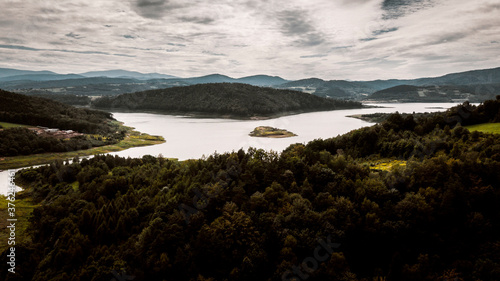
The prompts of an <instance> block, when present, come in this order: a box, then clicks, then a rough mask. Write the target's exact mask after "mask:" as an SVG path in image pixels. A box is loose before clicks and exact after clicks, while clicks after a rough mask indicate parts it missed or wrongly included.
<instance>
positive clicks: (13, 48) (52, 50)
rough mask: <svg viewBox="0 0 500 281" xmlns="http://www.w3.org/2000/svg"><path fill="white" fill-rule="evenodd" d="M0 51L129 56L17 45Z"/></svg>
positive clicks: (5, 47) (7, 46) (2, 46)
mask: <svg viewBox="0 0 500 281" xmlns="http://www.w3.org/2000/svg"><path fill="white" fill-rule="evenodd" d="M0 49H12V50H24V51H36V52H40V51H50V52H62V53H74V54H88V55H113V56H130V55H125V54H110V53H107V52H101V51H75V50H66V49H38V48H31V47H26V46H18V45H0Z"/></svg>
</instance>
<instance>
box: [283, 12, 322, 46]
mask: <svg viewBox="0 0 500 281" xmlns="http://www.w3.org/2000/svg"><path fill="white" fill-rule="evenodd" d="M278 19H279V21H280V24H281V32H282V34H283V35H285V36H288V37H293V38H297V39H296V40H295V41H294V43H295V44H297V45H299V46H316V45H319V44H321V43H323V42H325V39H324V35H323V34H321V32H319V31H317V30H316V28H315V27H314V26H313V24H312V22H311V21H310V20H309V16H308V13H307V11H303V10H286V11H283V12H281V13H279V15H278Z"/></svg>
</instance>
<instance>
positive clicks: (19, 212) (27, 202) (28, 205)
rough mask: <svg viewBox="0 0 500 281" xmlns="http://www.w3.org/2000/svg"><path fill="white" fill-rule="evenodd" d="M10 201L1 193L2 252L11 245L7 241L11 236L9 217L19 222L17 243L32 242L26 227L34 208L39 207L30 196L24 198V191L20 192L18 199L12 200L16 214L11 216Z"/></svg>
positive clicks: (0, 250) (0, 229) (0, 227)
mask: <svg viewBox="0 0 500 281" xmlns="http://www.w3.org/2000/svg"><path fill="white" fill-rule="evenodd" d="M9 202H10V201H8V200H7V199H6V197H5V196H3V195H0V241H1V243H0V253H1V252H3V251H4V250H5V249H7V248H8V247H10V246H11V245H9V244H8V243H7V241H8V238H9V236H10V229H8V228H7V226H8V225H9V224H10V222H7V219H9V218H12V219H17V222H15V224H16V228H15V233H16V236H15V237H16V240H15V241H16V245H19V244H24V243H29V242H30V238H29V236H28V235H27V234H26V228H27V226H28V223H29V221H28V220H29V217H30V215H31V213H32V212H33V209H34V208H35V207H37V205H35V204H34V203H33V202H32V200H31V199H30V198H23V196H22V193H18V194H17V196H16V200H15V201H14V202H11V203H13V204H14V208H15V213H14V214H15V216H14V217H10V216H9V212H8V208H10V207H12V205H11V206H8V203H9Z"/></svg>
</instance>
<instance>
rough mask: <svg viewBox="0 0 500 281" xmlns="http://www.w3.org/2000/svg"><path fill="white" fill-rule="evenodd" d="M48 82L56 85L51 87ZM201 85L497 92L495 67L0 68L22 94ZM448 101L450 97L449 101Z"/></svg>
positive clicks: (341, 92)
mask: <svg viewBox="0 0 500 281" xmlns="http://www.w3.org/2000/svg"><path fill="white" fill-rule="evenodd" d="M51 75H52V76H51ZM68 78H71V79H68ZM95 79H96V80H95ZM107 79H110V80H107ZM113 79H123V80H113ZM47 80H50V81H47ZM54 81H61V82H60V83H56V82H54ZM44 82H47V83H44ZM207 83H244V84H249V85H254V86H269V87H273V88H277V89H288V90H298V91H302V92H305V93H309V94H313V95H316V96H321V97H332V98H337V99H346V100H364V99H367V98H368V99H370V96H371V95H372V94H373V93H375V92H378V91H381V90H385V89H390V88H393V87H396V86H401V85H410V86H422V87H426V86H455V87H459V88H460V89H459V90H460V91H461V92H463V93H464V94H465V93H466V92H469V93H471V94H472V95H473V96H472V98H476V100H481V99H482V98H483V97H482V96H485V97H486V98H492V97H494V96H495V94H497V93H498V90H497V89H498V86H497V85H498V84H500V68H493V69H483V70H473V71H466V72H461V73H452V74H447V75H444V76H440V77H431V78H419V79H406V80H398V79H390V80H374V81H346V80H330V81H326V80H322V79H318V78H309V79H301V80H296V81H287V80H285V79H283V78H281V77H278V76H269V75H254V76H248V77H242V78H232V77H229V76H226V75H222V74H211V75H205V76H201V77H190V78H177V77H173V76H171V75H164V74H158V73H146V74H144V73H140V72H134V71H126V70H109V71H93V72H86V73H82V74H67V75H61V74H57V73H54V72H50V71H25V70H15V69H6V68H0V88H3V89H7V90H13V91H14V90H15V91H16V92H20V93H27V94H51V93H63V94H73V95H92V96H100V95H118V94H123V93H131V92H137V91H146V90H154V89H162V88H169V87H177V86H188V85H196V84H207ZM96 85H99V86H96ZM493 92H496V93H493ZM443 97H444V96H443ZM376 98H377V96H376ZM454 98H455V97H451V99H454ZM396 99H397V97H396ZM444 99H446V97H444ZM405 100H406V99H405ZM432 100H441V99H419V101H429V102H431V101H432ZM401 101H402V100H401Z"/></svg>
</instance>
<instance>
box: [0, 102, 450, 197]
mask: <svg viewBox="0 0 500 281" xmlns="http://www.w3.org/2000/svg"><path fill="white" fill-rule="evenodd" d="M455 105H456V104H455V103H400V104H394V103H391V104H376V106H381V107H383V108H362V109H348V110H335V111H323V112H313V113H303V114H297V115H291V116H284V117H280V118H275V119H268V120H231V119H219V118H191V117H185V116H172V115H163V114H153V113H113V116H114V117H115V118H116V119H117V120H119V121H122V122H124V123H125V125H126V126H130V127H134V128H136V130H138V131H140V132H143V133H148V134H150V135H160V136H163V137H164V138H165V140H166V143H163V144H159V145H154V146H145V147H136V148H131V149H127V150H123V151H119V152H113V153H110V154H112V155H119V156H122V157H142V156H143V155H148V154H149V155H153V156H158V155H160V154H161V155H163V157H166V158H177V159H179V160H186V159H198V158H201V157H203V156H204V155H205V156H209V155H211V154H213V153H214V152H217V153H224V152H231V151H238V150H239V149H240V148H243V149H245V150H246V149H248V148H249V147H255V148H262V149H265V150H268V151H269V150H273V151H277V152H281V151H282V150H284V149H285V148H287V147H288V146H289V145H291V144H294V143H303V144H306V143H307V142H309V141H312V140H314V139H318V138H322V139H326V138H331V137H335V136H338V135H341V134H345V133H347V132H349V131H352V130H354V129H359V128H361V127H365V126H371V125H373V123H368V122H365V121H362V120H359V119H356V118H351V117H347V116H349V115H355V114H370V113H377V112H383V113H392V112H396V111H398V112H400V113H412V112H416V113H419V112H436V111H444V110H446V109H448V108H450V107H453V106H455ZM258 126H271V127H275V128H280V129H286V130H288V131H291V132H293V133H295V134H296V135H297V136H296V137H291V138H281V139H279V138H278V139H276V138H256V137H250V136H249V135H248V134H249V133H250V132H251V131H252V130H253V129H254V128H255V127H258ZM7 188H8V171H2V172H0V194H6V193H7Z"/></svg>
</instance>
